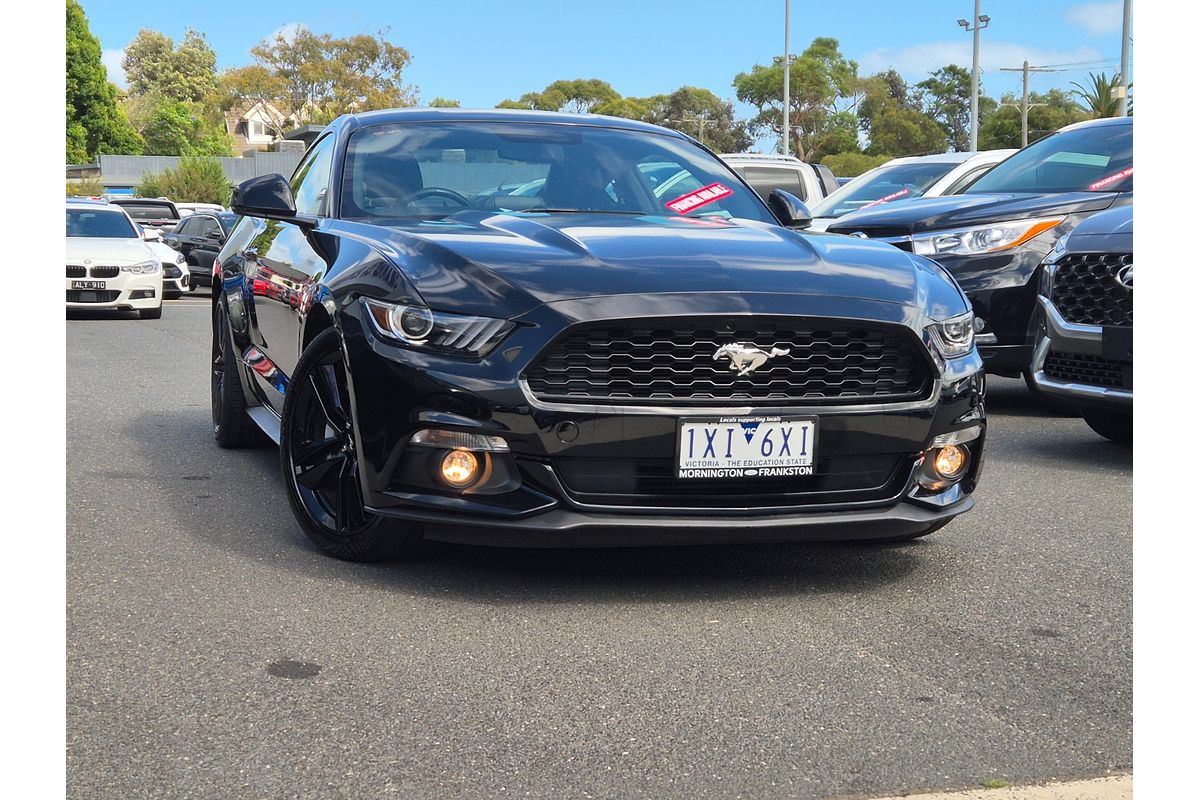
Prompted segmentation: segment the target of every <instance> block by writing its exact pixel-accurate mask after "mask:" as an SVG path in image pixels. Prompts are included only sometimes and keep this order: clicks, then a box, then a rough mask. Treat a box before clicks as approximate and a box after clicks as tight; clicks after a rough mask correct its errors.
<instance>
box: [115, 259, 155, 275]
mask: <svg viewBox="0 0 1200 800" xmlns="http://www.w3.org/2000/svg"><path fill="white" fill-rule="evenodd" d="M121 272H132V273H133V274H134V275H149V274H151V273H153V272H158V262H157V261H143V262H141V263H140V264H126V265H125V266H123V267H121Z"/></svg>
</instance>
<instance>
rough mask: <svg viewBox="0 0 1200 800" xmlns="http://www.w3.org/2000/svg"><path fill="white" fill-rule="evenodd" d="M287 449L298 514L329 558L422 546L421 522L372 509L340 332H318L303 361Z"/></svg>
mask: <svg viewBox="0 0 1200 800" xmlns="http://www.w3.org/2000/svg"><path fill="white" fill-rule="evenodd" d="M279 452H280V462H281V467H282V469H283V475H284V481H285V483H286V488H287V493H288V500H289V501H290V503H291V506H292V511H293V512H294V513H295V515H296V518H297V519H298V520H299V522H300V524H301V526H302V527H303V528H304V532H305V533H306V534H307V535H308V537H309V538H310V539H311V540H312V541H313V542H314V543H315V544H316V545H317V546H318V547H320V548H321V549H322V550H323V551H325V552H326V553H328V554H329V555H332V556H335V557H337V558H342V559H346V560H350V561H381V560H386V559H391V558H396V557H399V556H402V555H405V554H407V553H409V552H411V551H413V550H414V549H415V548H416V546H417V545H418V544H419V542H420V540H421V531H420V528H419V526H416V525H414V524H412V523H405V522H401V521H398V520H391V519H387V518H384V517H379V516H376V515H373V514H371V513H369V512H368V511H367V510H366V508H365V507H364V504H363V491H362V482H361V478H360V470H359V467H358V451H357V449H356V447H355V442H354V422H353V414H352V412H351V400H350V386H349V381H348V379H347V374H346V362H345V358H344V357H343V355H342V347H341V340H340V338H339V337H338V333H337V331H335V330H332V329H330V330H327V331H325V332H323V333H321V334H320V335H319V336H317V337H316V339H314V340H313V341H312V343H311V344H310V345H309V346H308V348H307V349H305V351H304V354H303V356H301V358H300V361H299V363H298V364H297V365H296V369H295V372H294V373H293V375H292V379H291V381H290V382H289V383H288V389H287V394H286V395H285V399H284V408H283V423H282V427H281V436H280V448H279Z"/></svg>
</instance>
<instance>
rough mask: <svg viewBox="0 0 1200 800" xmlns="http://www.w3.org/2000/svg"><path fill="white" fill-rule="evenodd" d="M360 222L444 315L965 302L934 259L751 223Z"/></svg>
mask: <svg viewBox="0 0 1200 800" xmlns="http://www.w3.org/2000/svg"><path fill="white" fill-rule="evenodd" d="M353 227H358V228H360V229H364V230H363V233H364V234H365V233H366V231H370V232H371V234H373V238H374V239H375V241H376V245H377V246H379V247H380V248H381V249H382V250H383V251H384V252H385V254H386V255H388V256H389V257H391V258H392V259H393V260H394V261H396V263H397V264H398V265H400V266H401V267H402V269H403V271H404V273H405V275H406V276H407V277H408V278H409V280H410V281H411V282H412V284H413V286H414V288H415V289H416V290H417V292H418V293H419V294H420V295H421V297H422V298H423V299H424V300H425V302H426V303H428V304H429V305H430V306H431V307H434V308H443V309H446V310H463V311H471V312H477V313H485V314H486V313H490V314H492V315H495V314H496V311H497V309H498V308H500V309H504V310H505V311H506V312H507V314H506V315H507V316H516V315H518V314H521V313H524V312H525V311H527V310H529V309H531V308H533V307H535V306H537V305H540V304H543V303H550V302H556V301H560V300H572V299H579V298H586V297H600V296H612V295H625V294H628V295H647V294H668V293H702V292H724V293H744V294H749V293H770V294H808V295H817V296H827V297H854V298H862V299H868V300H878V301H884V302H891V303H899V304H905V305H914V306H915V305H920V306H921V307H922V309H923V310H925V311H929V310H930V309H931V308H942V307H945V308H950V309H954V308H957V307H958V306H959V305H961V304H962V300H961V295H960V294H959V291H958V288H957V286H955V285H954V284H953V282H951V281H950V280H948V279H947V278H946V277H945V275H944V274H943V273H942V272H941V271H940V268H938V267H937V266H936V265H934V264H932V262H928V261H927V260H925V259H922V258H919V257H914V256H912V255H910V254H908V253H904V252H903V251H900V250H898V249H896V248H894V247H890V246H888V245H884V244H882V243H878V242H870V241H865V240H861V239H853V238H850V237H844V236H832V235H822V234H809V235H805V234H801V233H798V232H795V231H791V230H788V229H786V228H781V227H779V226H776V225H769V224H766V223H758V222H751V221H746V220H734V221H728V220H720V219H712V218H708V219H685V218H681V217H660V216H629V215H613V214H546V215H537V216H532V215H514V214H495V213H483V212H474V211H472V212H461V213H459V214H455V215H454V216H452V217H449V218H447V219H444V220H438V221H436V222H425V223H414V224H412V225H411V226H406V227H404V228H379V227H373V226H371V227H368V226H353ZM381 231H386V234H385V235H384V238H383V239H382V240H380V239H379V237H380V232H381ZM389 251H390V252H389Z"/></svg>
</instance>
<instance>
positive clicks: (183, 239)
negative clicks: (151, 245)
mask: <svg viewBox="0 0 1200 800" xmlns="http://www.w3.org/2000/svg"><path fill="white" fill-rule="evenodd" d="M195 222H196V221H195V220H194V219H192V218H190V217H189V218H188V219H185V220H184V221H183V222H181V223H179V225H178V226H176V228H175V230H173V231H171V232H170V233H167V234H165V235H163V242H164V243H165V244H166V245H167V246H168V247H170V248H172V249H173V250H177V251H178V252H180V253H183V254H184V255H185V256H186V255H187V254H188V253H189V252H190V251H191V249H192V245H191V243H190V242H189V241H188V239H187V231H188V229H189V228H193V226H194V225H195ZM193 229H194V228H193Z"/></svg>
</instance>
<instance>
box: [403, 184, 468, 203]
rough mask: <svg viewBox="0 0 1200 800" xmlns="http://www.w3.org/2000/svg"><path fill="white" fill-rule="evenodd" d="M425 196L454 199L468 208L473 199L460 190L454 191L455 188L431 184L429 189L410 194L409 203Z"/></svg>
mask: <svg viewBox="0 0 1200 800" xmlns="http://www.w3.org/2000/svg"><path fill="white" fill-rule="evenodd" d="M423 197H442V198H445V199H446V200H453V201H454V202H456V203H458V204H459V205H461V206H462V207H463V208H468V207H469V206H470V205H471V201H470V200H468V199H467V198H465V197H463V196H462V195H461V194H459V193H458V192H456V191H454V190H453V189H443V188H441V187H440V186H431V187H429V188H428V189H418V190H417V191H415V192H413V193H412V194H411V195H409V197H408V203H409V205H412V204H413V203H415V202H416V201H418V200H420V199H421V198H423Z"/></svg>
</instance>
